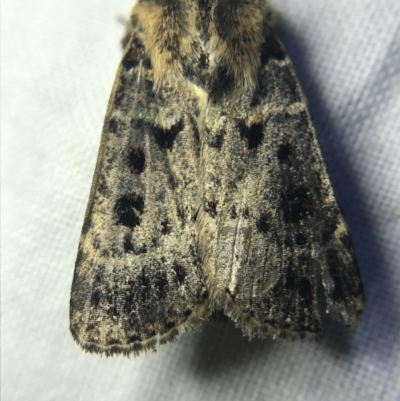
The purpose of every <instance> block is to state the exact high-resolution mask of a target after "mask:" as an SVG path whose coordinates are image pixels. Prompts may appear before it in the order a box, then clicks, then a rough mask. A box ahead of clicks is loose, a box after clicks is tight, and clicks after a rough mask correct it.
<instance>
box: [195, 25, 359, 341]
mask: <svg viewBox="0 0 400 401" xmlns="http://www.w3.org/2000/svg"><path fill="white" fill-rule="evenodd" d="M263 38H264V39H263V44H262V45H261V47H260V50H259V52H258V54H259V55H260V76H259V80H258V85H257V87H256V89H255V90H253V88H241V89H240V90H235V89H234V88H233V89H231V90H224V89H226V88H222V89H221V88H217V90H216V93H214V96H213V97H211V100H210V103H209V105H208V109H207V113H206V117H205V120H204V128H203V130H202V149H201V163H202V169H201V171H202V191H203V198H202V202H203V203H202V207H201V210H200V213H199V219H198V221H199V227H200V249H201V255H202V258H203V260H204V272H205V275H206V277H207V280H206V283H207V285H208V287H209V289H210V294H211V297H212V299H213V300H214V302H215V305H217V306H218V307H222V308H223V309H224V311H225V313H226V314H227V315H228V316H230V317H231V318H232V319H233V320H234V321H235V322H236V323H237V324H238V325H239V326H240V327H241V328H242V330H243V332H244V333H245V334H246V335H248V336H250V337H253V336H256V335H258V336H265V335H267V334H270V335H273V336H290V337H294V338H296V337H305V336H309V335H316V334H318V333H319V332H320V317H319V311H318V300H317V288H318V287H319V285H320V284H321V283H322V285H323V288H324V292H325V296H326V299H327V308H328V311H329V312H330V313H332V314H333V315H334V316H335V317H336V318H338V317H340V316H341V317H342V318H343V320H344V322H345V323H346V324H347V325H349V326H352V327H354V326H355V324H356V323H357V320H358V318H359V315H360V313H361V311H362V309H363V305H364V292H363V286H362V282H361V276H360V271H359V268H358V265H357V260H356V257H355V253H354V248H353V244H352V240H351V237H350V234H349V231H348V227H347V225H346V222H345V221H344V218H343V215H342V212H341V210H340V207H339V206H338V203H337V201H336V198H335V195H334V193H333V190H332V186H331V183H330V180H329V177H328V175H327V172H326V167H325V164H324V161H323V159H322V156H321V152H320V149H319V145H318V142H317V138H316V134H315V131H314V129H313V127H312V124H311V122H310V117H309V114H308V111H307V106H306V102H305V99H304V96H303V94H302V92H301V89H300V87H299V84H298V80H297V78H296V76H295V73H294V70H293V66H292V64H291V62H290V60H289V59H288V57H287V56H286V54H285V51H284V49H283V47H282V45H281V44H280V42H279V41H278V40H277V38H276V37H275V34H274V32H273V31H272V29H271V28H270V27H269V26H268V23H267V21H266V20H265V21H264V25H263ZM244 42H245V40H244ZM232 46H237V43H236V44H233V45H232ZM218 73H220V72H219V71H217V72H216V74H218ZM228 78H229V75H228Z"/></svg>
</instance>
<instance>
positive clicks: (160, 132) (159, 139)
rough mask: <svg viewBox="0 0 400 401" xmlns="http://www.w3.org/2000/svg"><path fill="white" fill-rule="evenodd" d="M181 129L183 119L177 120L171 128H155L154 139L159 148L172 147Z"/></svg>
mask: <svg viewBox="0 0 400 401" xmlns="http://www.w3.org/2000/svg"><path fill="white" fill-rule="evenodd" d="M182 130H183V120H179V121H178V122H177V123H175V124H174V125H173V126H172V127H171V128H169V129H167V128H158V127H157V128H156V129H155V131H154V139H155V141H156V143H157V145H158V146H159V147H160V148H161V149H172V146H173V144H174V142H175V139H176V137H177V135H178V134H179V133H180V132H181V131H182Z"/></svg>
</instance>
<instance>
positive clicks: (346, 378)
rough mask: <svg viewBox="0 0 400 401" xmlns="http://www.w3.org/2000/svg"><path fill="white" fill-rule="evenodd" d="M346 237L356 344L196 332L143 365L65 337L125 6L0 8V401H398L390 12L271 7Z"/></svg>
mask: <svg viewBox="0 0 400 401" xmlns="http://www.w3.org/2000/svg"><path fill="white" fill-rule="evenodd" d="M274 4H275V5H276V6H277V7H278V8H279V10H280V11H281V13H282V17H283V25H282V32H281V38H282V40H283V42H284V44H285V45H286V47H287V50H288V52H289V55H290V56H291V58H292V60H293V61H294V64H295V68H296V70H297V73H298V76H299V79H300V81H301V83H302V86H303V89H304V91H305V93H306V95H307V97H308V99H309V105H310V111H311V115H312V117H313V120H314V122H315V125H316V128H317V131H318V132H319V135H320V140H321V144H322V146H323V149H324V150H325V154H326V159H327V162H328V165H329V168H330V171H331V175H332V178H333V181H334V183H335V185H336V188H337V192H338V195H339V197H340V200H341V204H342V206H343V209H344V211H345V214H346V216H347V220H348V222H349V225H350V228H351V231H352V233H353V237H354V241H355V246H356V249H357V254H358V256H359V260H360V265H361V269H362V273H363V277H364V281H365V285H366V292H367V296H368V303H367V307H366V310H365V314H364V315H363V318H362V321H361V324H360V326H359V328H358V330H357V332H356V333H355V334H353V335H349V334H347V333H346V331H345V330H344V329H343V328H342V327H341V326H340V325H338V324H335V323H332V322H331V321H327V322H326V324H325V325H324V339H323V340H322V341H321V342H318V343H314V342H301V341H300V342H287V341H284V340H275V341H273V340H271V339H267V340H263V341H261V340H254V341H252V342H248V341H247V339H246V338H243V337H242V336H241V332H240V330H237V329H236V328H235V327H234V326H233V325H232V324H228V325H212V324H210V323H207V324H204V326H203V328H202V330H200V331H198V332H196V333H194V334H187V335H183V336H182V337H180V338H179V341H178V342H177V343H176V344H171V345H167V346H164V347H161V348H160V349H159V350H158V352H156V353H148V354H146V355H141V356H140V357H138V358H130V359H128V358H123V357H120V358H101V357H99V356H97V355H90V354H86V353H84V352H82V351H81V349H80V348H79V347H78V346H77V344H75V343H74V342H73V340H72V338H71V335H70V334H69V329H68V303H69V292H70V285H71V281H72V275H73V269H74V262H75V257H76V251H77V245H78V240H79V235H80V229H81V225H82V220H83V215H84V211H85V207H86V201H87V197H88V194H89V188H90V185H91V179H92V174H93V171H94V165H95V161H96V155H97V150H98V145H99V140H100V132H101V126H102V121H103V117H104V113H105V110H106V105H107V100H108V96H109V93H110V91H111V86H112V82H113V78H114V73H115V70H116V68H117V65H118V62H119V57H120V49H119V46H118V45H119V43H118V39H119V37H120V36H121V35H122V32H123V26H122V25H121V24H119V23H118V22H117V21H116V16H118V13H120V14H122V15H123V14H128V12H129V10H130V7H131V6H132V4H131V3H130V0H120V1H118V2H116V1H113V0H102V1H101V2H99V1H98V0H86V1H78V0H67V1H54V0H31V1H29V2H26V1H25V2H22V1H21V0H3V1H2V4H1V8H2V10H1V39H2V40H1V46H2V48H1V56H2V63H1V134H2V146H1V152H2V155H1V162H2V169H1V170H2V171H1V173H2V176H1V184H2V191H1V195H2V205H1V206H2V207H1V212H2V213H1V241H2V243H1V256H2V260H1V262H2V266H1V268H2V277H1V316H2V321H1V365H2V366H1V384H2V385H1V391H2V396H1V399H2V400H4V401H14V400H15V401H17V400H18V401H19V400H21V401H22V400H57V401H62V400H75V401H79V400H82V401H86V400H96V401H102V400H104V401H105V400H107V401H108V400H146V401H152V400H189V401H196V400H219V401H223V400H247V401H251V400H269V401H278V400H284V401H286V400H306V401H314V400H316V401H320V400H324V401H330V400H332V401H333V400H335V401H336V400H347V401H352V400H354V401H355V400H364V401H372V400H385V401H389V400H390V401H391V400H400V395H399V394H400V316H399V311H400V246H399V245H400V212H399V204H400V201H399V199H400V157H399V155H400V112H399V110H400V2H399V1H398V0H385V1H374V0H353V1H347V0H337V1H334V2H328V1H315V0H281V1H280V2H278V0H276V1H275V3H274Z"/></svg>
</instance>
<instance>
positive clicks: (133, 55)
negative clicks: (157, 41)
mask: <svg viewBox="0 0 400 401" xmlns="http://www.w3.org/2000/svg"><path fill="white" fill-rule="evenodd" d="M143 52H144V46H143V45H141V44H139V43H138V42H136V43H135V42H133V43H132V46H131V48H130V49H129V50H128V51H127V53H126V54H125V57H124V58H123V60H122V66H123V67H124V68H125V70H127V71H129V70H131V69H132V68H135V67H137V66H138V65H139V62H140V58H141V55H142V54H143Z"/></svg>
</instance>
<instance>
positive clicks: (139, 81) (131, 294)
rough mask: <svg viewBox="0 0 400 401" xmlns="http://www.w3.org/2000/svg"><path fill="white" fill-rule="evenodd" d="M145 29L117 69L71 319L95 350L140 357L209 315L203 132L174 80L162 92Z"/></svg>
mask: <svg viewBox="0 0 400 401" xmlns="http://www.w3.org/2000/svg"><path fill="white" fill-rule="evenodd" d="M142 37H143V32H142V31H141V30H140V29H138V28H133V29H132V30H131V31H130V32H129V33H128V35H127V36H126V38H125V42H127V45H126V50H125V52H124V56H123V60H122V62H121V65H120V67H119V70H118V72H117V77H116V81H115V84H114V89H113V93H112V95H111V99H110V102H109V107H108V111H107V115H106V118H105V123H104V129H103V134H102V140H101V146H100V151H99V155H98V162H97V166H96V171H95V174H94V179H93V184H92V190H91V194H90V199H89V204H88V208H87V212H86V217H85V222H84V226H83V230H82V236H81V240H80V245H79V253H78V258H77V261H76V268H75V275H74V280H73V285H72V293H71V304H70V322H71V326H70V327H71V332H72V334H73V336H74V338H75V340H76V341H77V342H78V343H79V344H81V345H82V347H83V348H84V349H86V350H88V351H94V352H101V353H106V354H107V355H111V354H113V353H125V354H129V353H132V352H133V353H138V352H139V351H141V350H145V349H152V348H154V347H155V346H156V345H157V342H160V343H163V342H166V341H170V340H173V339H174V338H175V337H176V335H177V334H178V333H179V332H181V331H185V330H189V329H191V328H192V327H193V326H195V325H197V324H198V323H199V322H200V320H201V319H202V318H203V317H206V316H207V315H208V314H209V310H208V303H207V299H206V298H207V292H206V290H205V286H204V285H203V282H202V280H201V266H200V264H199V263H200V261H199V258H198V256H197V242H198V235H197V230H196V227H195V214H196V209H197V205H198V203H199V201H198V197H197V188H198V182H197V177H199V173H198V168H199V151H200V148H199V138H198V135H196V134H195V132H194V131H193V129H192V126H193V125H192V124H191V122H190V120H189V115H188V114H187V113H186V112H185V107H186V106H185V102H188V101H190V99H189V100H188V98H185V96H186V95H188V94H187V93H186V92H185V91H184V90H182V89H180V90H178V89H177V88H179V82H176V81H175V84H174V85H167V84H166V85H163V86H161V87H159V88H158V90H157V91H155V90H154V88H153V85H154V77H153V75H152V66H151V62H150V59H149V57H148V51H147V49H146V48H145V45H144V40H142Z"/></svg>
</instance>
